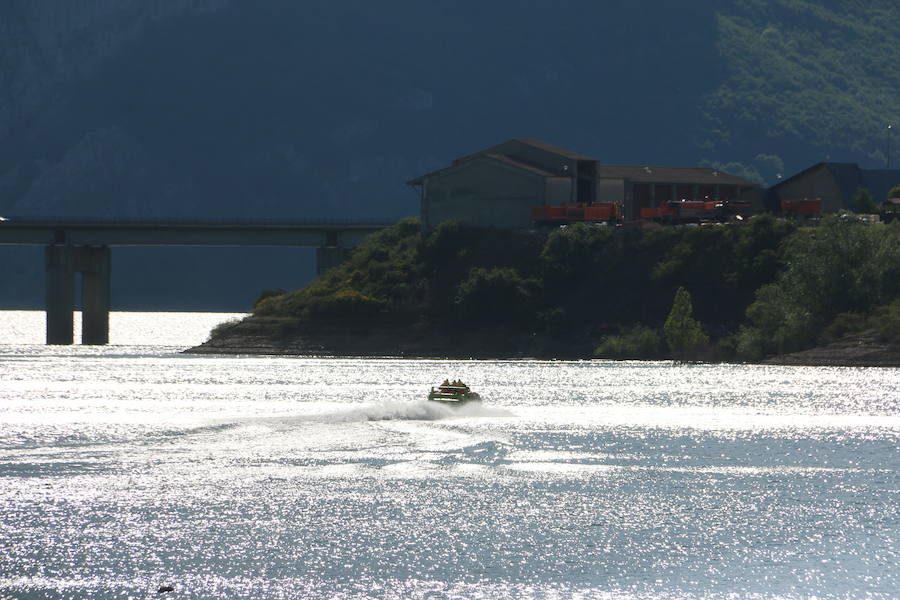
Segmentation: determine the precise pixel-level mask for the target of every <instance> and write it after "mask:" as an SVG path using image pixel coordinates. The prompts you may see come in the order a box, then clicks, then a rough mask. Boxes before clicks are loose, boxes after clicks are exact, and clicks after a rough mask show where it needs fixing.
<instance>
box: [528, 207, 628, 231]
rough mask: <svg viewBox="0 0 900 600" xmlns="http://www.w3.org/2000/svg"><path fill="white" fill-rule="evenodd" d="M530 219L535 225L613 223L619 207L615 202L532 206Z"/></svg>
mask: <svg viewBox="0 0 900 600" xmlns="http://www.w3.org/2000/svg"><path fill="white" fill-rule="evenodd" d="M531 217H532V218H533V219H534V221H535V222H536V223H549V224H560V225H561V224H565V223H579V222H586V223H600V222H615V221H616V220H618V218H619V207H618V205H617V204H616V203H615V202H594V203H593V204H585V203H583V202H568V203H565V204H560V205H558V206H533V207H532V208H531Z"/></svg>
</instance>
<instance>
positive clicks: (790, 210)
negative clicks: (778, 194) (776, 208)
mask: <svg viewBox="0 0 900 600" xmlns="http://www.w3.org/2000/svg"><path fill="white" fill-rule="evenodd" d="M781 212H782V213H784V214H785V215H801V216H804V217H817V216H820V215H821V214H822V199H821V198H803V199H802V200H788V199H784V200H782V201H781Z"/></svg>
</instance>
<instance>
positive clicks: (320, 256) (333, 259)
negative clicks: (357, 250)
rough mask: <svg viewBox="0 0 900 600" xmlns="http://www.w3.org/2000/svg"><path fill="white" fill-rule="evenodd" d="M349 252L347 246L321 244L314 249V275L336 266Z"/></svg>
mask: <svg viewBox="0 0 900 600" xmlns="http://www.w3.org/2000/svg"><path fill="white" fill-rule="evenodd" d="M349 253H350V250H349V249H348V248H341V247H340V246H323V247H321V248H317V249H316V275H317V276H318V275H323V274H325V273H326V272H327V271H329V270H331V269H333V268H334V267H336V266H338V265H339V264H341V263H342V262H344V259H345V258H347V255H348V254H349Z"/></svg>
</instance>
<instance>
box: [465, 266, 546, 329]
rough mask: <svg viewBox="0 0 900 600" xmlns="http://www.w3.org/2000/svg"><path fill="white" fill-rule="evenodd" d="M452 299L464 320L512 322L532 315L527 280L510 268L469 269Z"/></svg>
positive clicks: (473, 322) (498, 322)
mask: <svg viewBox="0 0 900 600" xmlns="http://www.w3.org/2000/svg"><path fill="white" fill-rule="evenodd" d="M455 302H456V307H457V314H458V315H459V317H460V318H461V320H462V321H463V323H465V324H471V325H476V324H477V325H499V326H503V325H513V324H516V323H520V322H522V321H523V320H525V319H527V318H533V317H534V314H533V303H532V295H531V293H530V291H529V289H528V283H527V282H526V281H525V280H524V279H522V276H521V275H520V274H519V272H518V271H516V270H515V269H510V268H493V269H484V268H481V267H476V268H474V269H472V271H471V273H470V274H469V277H468V279H466V280H465V281H463V282H462V283H460V284H459V288H458V289H457V293H456V299H455Z"/></svg>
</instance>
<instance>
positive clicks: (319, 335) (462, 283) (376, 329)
mask: <svg viewBox="0 0 900 600" xmlns="http://www.w3.org/2000/svg"><path fill="white" fill-rule="evenodd" d="M186 352H188V353H224V354H287V355H319V356H398V357H401V356H402V357H410V358H412V357H422V358H493V359H510V358H538V359H590V358H607V359H617V360H677V361H702V362H754V363H767V364H796V365H831V366H841V365H850V366H891V367H897V366H900V222H898V221H895V222H893V223H890V224H866V223H860V222H858V221H856V220H854V219H841V218H839V217H836V216H830V217H826V218H824V219H823V220H822V221H821V223H820V224H819V225H818V226H814V227H806V226H800V225H798V224H797V223H795V222H793V221H786V220H783V219H776V218H775V217H773V216H771V215H760V216H757V217H754V218H752V219H750V220H748V221H747V222H745V223H742V224H732V225H727V226H722V225H719V226H693V227H691V226H687V227H657V228H650V229H644V230H638V229H634V230H624V231H623V230H618V231H617V230H615V229H614V228H610V227H599V226H591V225H585V224H579V225H575V226H570V227H565V228H557V229H552V230H528V231H513V230H500V229H475V228H467V227H463V226H461V225H459V224H457V223H453V222H448V223H443V224H441V225H440V226H439V227H437V228H435V229H434V230H433V231H430V232H424V233H423V232H422V231H421V227H420V224H419V221H418V220H417V219H415V218H409V219H404V220H402V221H400V222H398V223H397V224H396V225H394V226H392V227H389V228H387V229H384V230H382V231H380V232H378V233H376V234H373V235H372V236H370V237H369V238H368V239H367V240H366V242H365V243H364V244H363V245H361V246H360V247H359V248H357V249H355V250H354V251H353V252H352V253H351V255H350V256H349V258H348V259H347V260H346V261H345V262H344V263H343V264H341V265H340V266H338V267H335V268H334V269H332V270H331V271H329V272H328V273H326V274H325V275H323V276H322V277H320V278H318V279H316V280H314V281H313V282H311V283H310V284H309V285H307V286H306V287H304V288H302V289H299V290H294V291H290V292H284V291H281V290H267V291H264V292H263V293H262V294H261V295H260V297H259V299H258V300H257V301H256V303H255V306H254V307H253V310H252V312H251V314H250V315H249V316H248V317H246V318H244V319H243V320H241V321H237V322H228V323H224V324H221V325H219V326H217V327H216V328H215V329H214V330H213V331H212V332H211V334H210V338H209V340H207V341H206V342H205V343H203V344H201V345H200V346H197V347H195V348H191V349H189V350H187V351H186Z"/></svg>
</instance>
